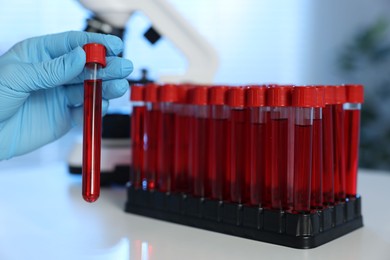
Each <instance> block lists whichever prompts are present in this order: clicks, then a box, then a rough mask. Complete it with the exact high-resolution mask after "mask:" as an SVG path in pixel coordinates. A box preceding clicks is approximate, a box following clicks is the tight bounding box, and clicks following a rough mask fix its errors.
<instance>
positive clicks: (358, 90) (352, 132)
mask: <svg viewBox="0 0 390 260" xmlns="http://www.w3.org/2000/svg"><path fill="white" fill-rule="evenodd" d="M345 88H346V92H347V93H346V103H345V104H344V113H345V127H344V128H345V135H344V138H345V139H344V140H345V158H346V161H345V166H346V173H345V177H346V193H347V197H349V198H354V197H356V191H357V188H356V186H357V171H358V160H359V135H360V110H361V106H362V105H361V104H362V103H363V101H364V90H363V86H362V85H346V86H345Z"/></svg>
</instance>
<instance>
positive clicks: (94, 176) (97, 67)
mask: <svg viewBox="0 0 390 260" xmlns="http://www.w3.org/2000/svg"><path fill="white" fill-rule="evenodd" d="M83 48H84V51H85V53H86V65H85V80H84V126H83V164H82V166H83V167H82V195H83V198H84V200H85V201H87V202H95V201H96V200H97V199H98V198H99V195H100V152H101V151H100V147H101V131H102V79H101V75H100V74H101V69H102V68H103V67H105V66H106V49H105V47H104V46H103V45H100V44H97V43H89V44H86V45H84V47H83Z"/></svg>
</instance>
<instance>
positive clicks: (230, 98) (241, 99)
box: [226, 87, 245, 107]
mask: <svg viewBox="0 0 390 260" xmlns="http://www.w3.org/2000/svg"><path fill="white" fill-rule="evenodd" d="M226 103H227V104H228V105H229V106H231V107H244V106H245V89H244V88H242V87H232V88H229V90H228V91H227V100H226Z"/></svg>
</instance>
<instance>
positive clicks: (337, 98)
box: [334, 86, 347, 104]
mask: <svg viewBox="0 0 390 260" xmlns="http://www.w3.org/2000/svg"><path fill="white" fill-rule="evenodd" d="M334 88H335V95H334V103H335V104H344V103H345V102H347V91H346V88H345V86H334Z"/></svg>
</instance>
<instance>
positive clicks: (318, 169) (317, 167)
mask: <svg viewBox="0 0 390 260" xmlns="http://www.w3.org/2000/svg"><path fill="white" fill-rule="evenodd" d="M312 149H313V150H312V151H313V152H312V175H311V208H313V209H316V208H322V204H323V198H322V170H323V165H322V160H323V155H322V151H323V148H322V119H314V120H313V148H312Z"/></svg>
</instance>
